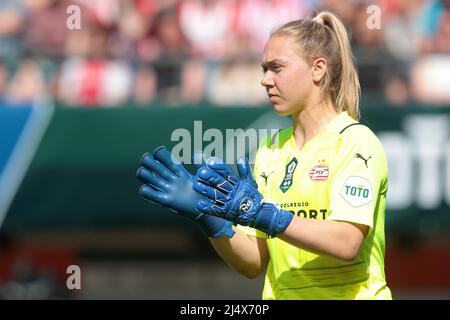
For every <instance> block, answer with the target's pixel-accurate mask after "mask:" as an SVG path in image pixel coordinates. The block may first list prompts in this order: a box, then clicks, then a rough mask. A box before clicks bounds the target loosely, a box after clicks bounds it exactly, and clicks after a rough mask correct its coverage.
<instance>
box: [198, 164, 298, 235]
mask: <svg viewBox="0 0 450 320" xmlns="http://www.w3.org/2000/svg"><path fill="white" fill-rule="evenodd" d="M237 169H238V173H239V177H238V176H237V175H236V173H235V172H234V171H233V169H231V167H230V166H229V165H227V164H225V163H223V161H222V160H220V159H219V158H216V157H212V158H210V159H208V160H207V161H206V166H204V167H201V168H200V169H199V170H198V171H197V174H196V175H195V176H194V190H195V191H197V192H198V193H201V194H203V195H205V196H206V197H208V200H199V201H198V202H197V209H198V210H199V211H200V212H203V213H206V214H209V215H214V216H218V217H222V218H225V219H227V220H230V221H232V222H234V223H238V224H241V225H244V226H250V227H253V228H256V229H259V230H261V231H263V232H265V233H267V234H268V235H269V236H272V237H274V236H276V235H277V234H279V233H282V232H284V230H286V228H287V226H288V225H289V224H290V223H291V221H292V217H293V214H292V213H291V212H289V211H284V210H281V209H280V208H278V207H277V206H276V205H275V204H274V203H270V202H265V201H264V199H263V196H262V195H261V193H259V191H258V185H257V184H256V181H255V179H254V178H253V173H252V170H251V168H250V164H249V162H248V159H247V158H245V159H244V158H241V159H239V161H238V164H237Z"/></svg>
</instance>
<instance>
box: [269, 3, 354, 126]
mask: <svg viewBox="0 0 450 320" xmlns="http://www.w3.org/2000/svg"><path fill="white" fill-rule="evenodd" d="M274 35H288V36H292V37H293V38H294V40H295V41H296V43H297V44H298V45H299V46H300V48H301V49H302V53H303V55H304V58H305V59H306V60H307V61H308V62H309V63H312V62H313V61H314V60H315V59H316V58H318V57H324V58H325V59H326V60H327V63H328V71H327V73H326V74H325V76H324V78H323V79H322V82H321V87H322V89H323V91H324V92H325V93H326V94H328V95H329V96H330V98H331V102H332V103H333V105H334V107H335V109H336V111H337V112H342V111H347V112H348V114H349V115H350V116H351V117H352V118H353V119H355V120H358V119H359V97H360V93H361V87H360V84H359V79H358V73H357V71H356V67H355V64H354V61H353V55H352V52H351V48H350V43H349V40H348V36H347V31H346V30H345V27H344V25H343V24H342V22H341V21H340V20H339V18H337V17H336V16H335V15H334V14H332V13H330V12H327V11H324V12H321V13H319V14H318V15H317V16H315V17H314V18H312V19H301V20H296V21H292V22H288V23H286V24H284V25H282V26H280V27H278V28H276V29H275V30H274V31H273V32H272V34H271V36H274Z"/></svg>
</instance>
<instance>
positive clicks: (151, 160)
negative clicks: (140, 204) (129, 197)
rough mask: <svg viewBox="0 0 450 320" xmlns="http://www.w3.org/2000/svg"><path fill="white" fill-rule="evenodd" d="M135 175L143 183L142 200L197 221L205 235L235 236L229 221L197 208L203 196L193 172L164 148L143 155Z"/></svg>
mask: <svg viewBox="0 0 450 320" xmlns="http://www.w3.org/2000/svg"><path fill="white" fill-rule="evenodd" d="M136 175H137V176H138V178H139V180H141V181H142V182H143V183H145V184H144V185H142V186H141V188H140V189H139V193H140V194H141V195H142V197H143V198H144V199H145V200H148V201H150V202H153V203H156V204H159V205H162V206H165V207H167V208H169V209H171V210H172V211H174V212H175V213H177V214H180V215H182V216H184V217H187V218H189V219H191V220H193V221H195V222H197V224H198V225H199V226H200V228H201V229H202V231H203V233H205V235H207V236H208V237H211V238H219V237H222V236H223V235H227V236H228V237H230V238H231V237H232V236H233V235H234V233H235V232H234V231H233V230H232V225H233V223H232V222H230V221H227V220H225V219H222V218H219V217H214V216H210V215H207V214H204V213H202V212H200V211H198V210H197V209H196V207H195V206H196V203H197V201H199V200H201V199H206V197H204V196H202V195H201V194H199V193H197V192H195V191H194V190H193V187H192V184H193V177H192V175H191V174H190V173H189V172H188V171H187V170H186V169H185V168H184V167H183V165H182V164H181V163H180V162H179V161H177V160H176V159H175V158H173V157H172V155H171V153H170V152H169V151H168V150H167V149H166V148H165V147H159V148H157V149H156V150H155V151H154V153H153V155H150V154H148V153H146V154H144V155H143V157H142V159H141V166H140V168H139V169H138V171H137V173H136Z"/></svg>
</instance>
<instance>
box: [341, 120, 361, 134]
mask: <svg viewBox="0 0 450 320" xmlns="http://www.w3.org/2000/svg"><path fill="white" fill-rule="evenodd" d="M358 125H360V126H363V124H362V123H359V122H356V123H352V124H349V125H348V126H346V127H345V128H344V129H342V130H341V132H339V134H342V132H344V131H345V130H347V129H348V128H350V127H351V126H358Z"/></svg>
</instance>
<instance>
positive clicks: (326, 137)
mask: <svg viewBox="0 0 450 320" xmlns="http://www.w3.org/2000/svg"><path fill="white" fill-rule="evenodd" d="M254 174H255V179H256V182H257V183H258V190H259V191H260V192H261V193H262V195H263V196H264V199H265V200H269V201H273V202H276V203H278V205H279V206H280V207H281V208H282V209H283V210H287V211H291V212H293V213H294V214H295V215H296V216H299V217H304V218H308V219H323V220H340V221H349V222H354V223H359V224H363V225H367V226H369V227H370V228H369V232H368V234H367V236H366V238H365V240H364V242H363V245H362V248H361V251H360V254H359V256H358V257H357V258H356V259H355V260H354V261H351V262H347V261H342V260H339V259H336V258H333V257H331V256H326V255H318V254H315V253H312V252H309V251H306V250H302V249H300V248H298V247H295V246H293V245H290V244H288V243H287V242H284V241H283V240H280V239H278V238H277V237H274V238H269V237H268V236H267V235H266V234H264V233H263V232H261V231H259V230H255V229H252V228H249V227H243V226H238V227H237V229H238V230H239V231H240V232H245V233H247V234H249V235H253V236H258V237H265V238H266V239H267V240H266V241H267V247H268V249H269V253H270V261H269V265H268V269H267V271H266V277H265V284H264V290H263V299H392V297H391V292H390V290H389V288H388V287H387V285H386V281H385V273H384V251H385V239H384V219H385V204H386V192H387V188H388V178H387V176H388V171H387V161H386V156H385V153H384V150H383V147H382V145H381V143H380V141H379V140H378V138H377V137H376V136H375V135H374V134H373V132H372V131H371V130H370V129H368V128H367V127H366V126H363V125H361V124H359V123H358V122H356V121H355V120H353V119H352V118H351V117H350V116H349V115H348V114H347V113H346V112H343V113H341V114H339V115H338V116H337V117H336V118H334V119H333V120H332V121H331V122H330V123H329V124H328V126H327V127H326V128H325V129H324V130H323V131H322V132H321V133H320V134H318V135H317V136H315V137H314V138H313V139H312V140H310V141H308V142H307V143H306V144H305V145H304V146H303V148H302V149H301V150H299V149H298V148H297V145H296V144H295V140H294V136H293V129H292V128H288V129H284V130H281V131H280V132H278V133H277V134H276V135H274V136H273V137H268V138H267V139H266V141H263V143H262V144H261V145H260V148H259V150H258V152H257V155H256V161H255V167H254Z"/></svg>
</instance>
